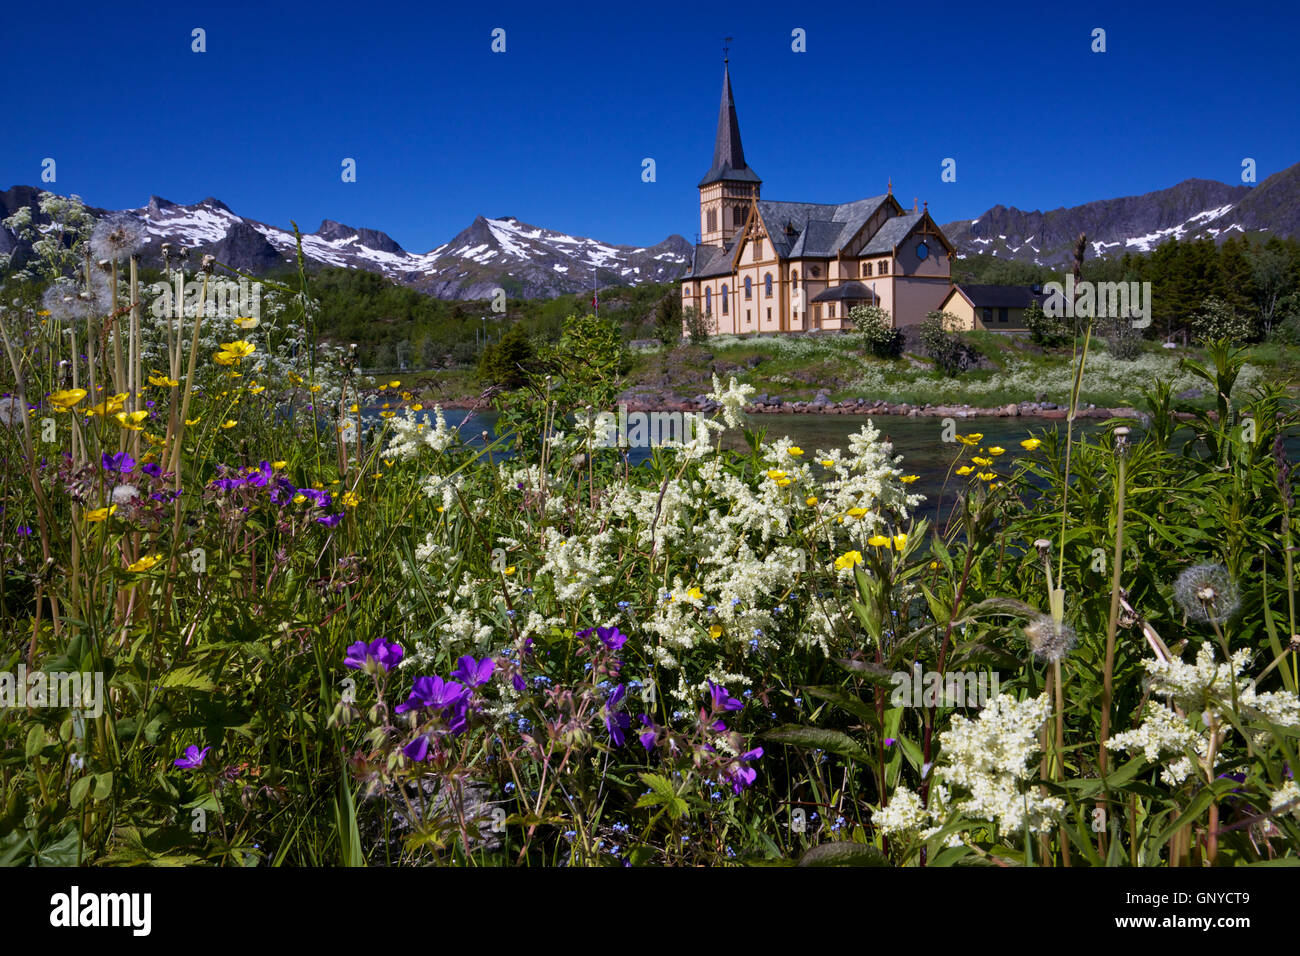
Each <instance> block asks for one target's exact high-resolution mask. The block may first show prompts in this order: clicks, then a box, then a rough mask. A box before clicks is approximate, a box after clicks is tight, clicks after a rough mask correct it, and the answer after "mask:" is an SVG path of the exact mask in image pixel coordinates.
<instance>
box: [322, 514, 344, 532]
mask: <svg viewBox="0 0 1300 956" xmlns="http://www.w3.org/2000/svg"><path fill="white" fill-rule="evenodd" d="M342 520H343V512H341V511H340V512H339V513H338V514H336V515H321V516H320V517H319V518H317V519H316V523H317V524H323V525H324V526H325V527H327V528H333V527H336V526H337V525H338V523H339V522H340V521H342Z"/></svg>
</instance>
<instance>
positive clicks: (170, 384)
mask: <svg viewBox="0 0 1300 956" xmlns="http://www.w3.org/2000/svg"><path fill="white" fill-rule="evenodd" d="M149 384H150V385H156V386H157V387H159V388H175V387H176V386H177V385H179V384H180V382H178V381H176V379H174V378H168V377H167V376H166V375H163V374H162V373H161V372H157V373H155V374H153V375H150V376H149Z"/></svg>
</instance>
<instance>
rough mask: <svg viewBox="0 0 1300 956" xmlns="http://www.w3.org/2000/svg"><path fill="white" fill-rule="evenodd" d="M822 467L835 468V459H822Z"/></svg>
mask: <svg viewBox="0 0 1300 956" xmlns="http://www.w3.org/2000/svg"><path fill="white" fill-rule="evenodd" d="M822 467H823V468H834V467H835V459H833V458H823V459H822Z"/></svg>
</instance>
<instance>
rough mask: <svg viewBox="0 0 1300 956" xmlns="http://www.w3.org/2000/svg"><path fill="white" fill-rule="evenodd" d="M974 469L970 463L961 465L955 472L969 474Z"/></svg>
mask: <svg viewBox="0 0 1300 956" xmlns="http://www.w3.org/2000/svg"><path fill="white" fill-rule="evenodd" d="M974 470H975V469H974V468H972V467H971V466H970V465H962V466H961V467H960V468H958V469H957V474H959V475H969V474H970V473H971V472H972V471H974Z"/></svg>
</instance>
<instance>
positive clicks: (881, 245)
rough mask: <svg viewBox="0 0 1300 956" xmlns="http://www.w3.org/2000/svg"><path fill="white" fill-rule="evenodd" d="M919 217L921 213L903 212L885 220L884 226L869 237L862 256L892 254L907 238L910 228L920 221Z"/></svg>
mask: <svg viewBox="0 0 1300 956" xmlns="http://www.w3.org/2000/svg"><path fill="white" fill-rule="evenodd" d="M921 216H922V213H919V212H905V213H903V215H901V216H895V217H894V218H893V219H886V220H885V224H884V225H883V226H881V227H880V229H879V230H878V231H877V232H876V234H875V235H874V236H872V237H871V241H870V242H868V243H867V245H866V247H865V248H864V249H863V250H862V255H864V256H877V255H883V254H884V253H886V252H893V251H894V249H896V248H897V247H898V244H899V243H900V242H902V241H903V240H904V239H906V238H907V234H908V233H909V232H911V231H912V227H913V226H915V225H916V224H917V223H918V222H920V221H921Z"/></svg>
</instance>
